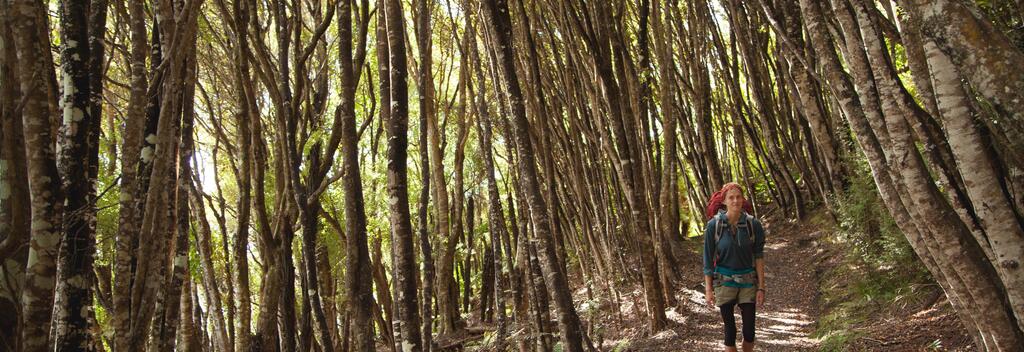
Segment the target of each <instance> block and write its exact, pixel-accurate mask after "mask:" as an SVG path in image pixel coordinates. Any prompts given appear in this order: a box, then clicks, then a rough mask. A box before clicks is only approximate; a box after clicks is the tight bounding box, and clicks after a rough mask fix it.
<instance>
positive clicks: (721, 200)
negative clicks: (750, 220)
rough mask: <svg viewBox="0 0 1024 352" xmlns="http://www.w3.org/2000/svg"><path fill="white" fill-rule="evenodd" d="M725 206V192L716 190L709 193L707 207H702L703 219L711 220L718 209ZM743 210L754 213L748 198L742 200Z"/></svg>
mask: <svg viewBox="0 0 1024 352" xmlns="http://www.w3.org/2000/svg"><path fill="white" fill-rule="evenodd" d="M724 208H725V192H722V191H718V192H715V193H714V194H712V195H711V199H708V207H707V208H706V209H704V216H705V217H707V219H705V220H711V218H713V217H715V214H718V211H719V210H721V209H724ZM743 211H745V212H747V214H753V213H754V205H753V204H750V201H749V200H746V199H744V200H743Z"/></svg>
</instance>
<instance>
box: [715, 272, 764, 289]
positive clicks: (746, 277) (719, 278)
mask: <svg viewBox="0 0 1024 352" xmlns="http://www.w3.org/2000/svg"><path fill="white" fill-rule="evenodd" d="M712 278H713V279H714V285H715V286H718V285H721V284H722V283H726V282H733V283H737V284H756V283H757V272H755V271H751V272H749V273H746V274H736V275H726V274H722V273H714V275H713V276H712Z"/></svg>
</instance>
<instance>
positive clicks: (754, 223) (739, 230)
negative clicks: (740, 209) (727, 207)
mask: <svg viewBox="0 0 1024 352" xmlns="http://www.w3.org/2000/svg"><path fill="white" fill-rule="evenodd" d="M742 216H743V218H740V221H739V222H738V223H737V224H736V226H735V227H733V226H729V225H728V221H729V220H728V219H727V218H726V215H725V211H720V212H718V215H716V216H715V217H714V218H711V220H709V221H708V224H707V227H705V229H704V275H709V276H710V275H712V274H713V273H715V272H718V273H721V274H724V275H740V274H746V273H749V272H752V271H754V260H756V259H760V258H764V236H765V233H764V227H763V226H761V221H759V220H757V218H753V217H752V218H751V220H750V225H749V226H750V227H752V229H751V228H748V227H747V226H748V225H747V221H746V220H745V217H747V216H748V215H747V214H746V213H743V215H742ZM719 221H722V222H725V223H726V225H725V227H723V228H722V233H721V235H720V238H719V240H718V246H717V247H716V246H715V227H716V226H718V222H719ZM715 253H717V254H718V260H717V264H716V261H715ZM724 285H726V286H733V287H753V284H738V283H734V282H726V283H724Z"/></svg>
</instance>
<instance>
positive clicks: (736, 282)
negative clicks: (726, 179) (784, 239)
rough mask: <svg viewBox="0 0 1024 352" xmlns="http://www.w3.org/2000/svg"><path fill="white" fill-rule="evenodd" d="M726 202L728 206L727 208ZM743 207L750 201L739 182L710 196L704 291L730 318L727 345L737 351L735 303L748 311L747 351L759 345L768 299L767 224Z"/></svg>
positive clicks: (728, 350)
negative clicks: (757, 322) (760, 315)
mask: <svg viewBox="0 0 1024 352" xmlns="http://www.w3.org/2000/svg"><path fill="white" fill-rule="evenodd" d="M723 208H724V209H723ZM744 208H748V209H749V208H750V203H748V202H747V201H746V199H745V198H744V197H743V188H742V187H740V185H739V184H737V183H735V182H730V183H727V184H726V185H725V186H722V190H721V191H718V192H716V193H715V194H714V195H713V196H712V197H711V202H709V204H708V209H707V212H706V214H705V215H707V217H709V218H710V219H709V220H708V224H707V227H706V229H705V230H704V287H705V289H704V296H705V300H706V301H707V304H708V307H714V306H717V307H718V309H719V311H720V312H721V313H722V321H723V323H724V324H725V351H726V352H733V351H736V317H735V316H734V315H733V314H734V311H735V308H736V306H737V305H738V306H740V311H741V315H742V316H743V351H744V352H749V351H753V350H754V316H755V314H756V309H755V305H754V304H755V303H756V304H757V306H763V305H764V295H765V287H766V286H765V280H764V236H765V233H764V227H763V226H761V222H760V221H758V220H757V219H756V218H754V217H753V216H752V215H750V214H749V213H748V212H747V211H745V210H744Z"/></svg>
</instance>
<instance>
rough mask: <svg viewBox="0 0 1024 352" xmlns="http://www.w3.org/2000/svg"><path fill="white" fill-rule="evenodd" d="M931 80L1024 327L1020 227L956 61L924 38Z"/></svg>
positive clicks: (995, 260)
mask: <svg viewBox="0 0 1024 352" xmlns="http://www.w3.org/2000/svg"><path fill="white" fill-rule="evenodd" d="M924 50H925V52H926V53H928V63H929V67H930V68H931V72H932V80H933V81H932V84H933V86H934V87H935V98H936V100H937V101H938V108H939V113H940V115H941V116H942V120H943V126H945V127H946V136H948V138H949V144H950V147H952V150H953V155H954V156H955V157H956V161H957V166H958V167H959V168H960V170H961V172H962V174H963V175H964V184H965V185H966V186H967V194H968V196H969V197H970V198H971V203H973V204H974V205H975V210H976V211H977V213H978V217H979V218H980V220H981V226H982V227H983V228H984V229H985V234H986V235H987V240H988V241H989V242H990V243H991V248H992V254H993V255H994V256H995V257H994V258H991V259H992V261H993V263H992V265H993V266H994V267H995V269H996V272H998V273H999V278H1000V279H1001V281H1002V286H1003V289H1004V290H1005V292H1006V297H1007V298H1008V299H1009V303H1010V309H1011V310H1012V311H1013V312H1014V315H1015V317H1016V319H1015V320H1016V321H1017V327H1018V328H1019V329H1021V330H1022V331H1024V321H1022V320H1024V297H1021V295H1022V294H1024V281H1022V280H1024V275H1022V273H1021V263H1022V262H1024V258H1022V257H1024V231H1022V229H1021V226H1020V223H1019V222H1018V221H1017V215H1016V214H1015V213H1014V207H1013V204H1012V203H1011V201H1010V199H1009V198H1008V197H1007V195H1006V193H1004V188H1003V186H1004V185H1003V184H1002V183H1001V182H1000V180H1002V175H1001V174H1000V171H999V169H998V164H997V163H996V161H995V160H993V158H992V155H991V154H989V153H988V150H987V148H988V146H987V143H988V142H987V141H986V140H985V139H984V137H983V136H982V135H981V133H980V131H979V129H978V126H977V125H976V123H977V121H975V117H974V116H973V113H974V109H972V108H971V104H970V96H969V95H967V92H966V91H965V90H964V88H963V85H962V83H961V80H960V76H959V74H957V71H956V66H954V65H953V62H952V61H951V60H950V59H949V57H948V56H946V55H945V54H944V53H943V52H942V51H941V50H939V47H938V46H937V45H936V44H935V42H934V41H932V40H928V41H926V42H925V47H924Z"/></svg>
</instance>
